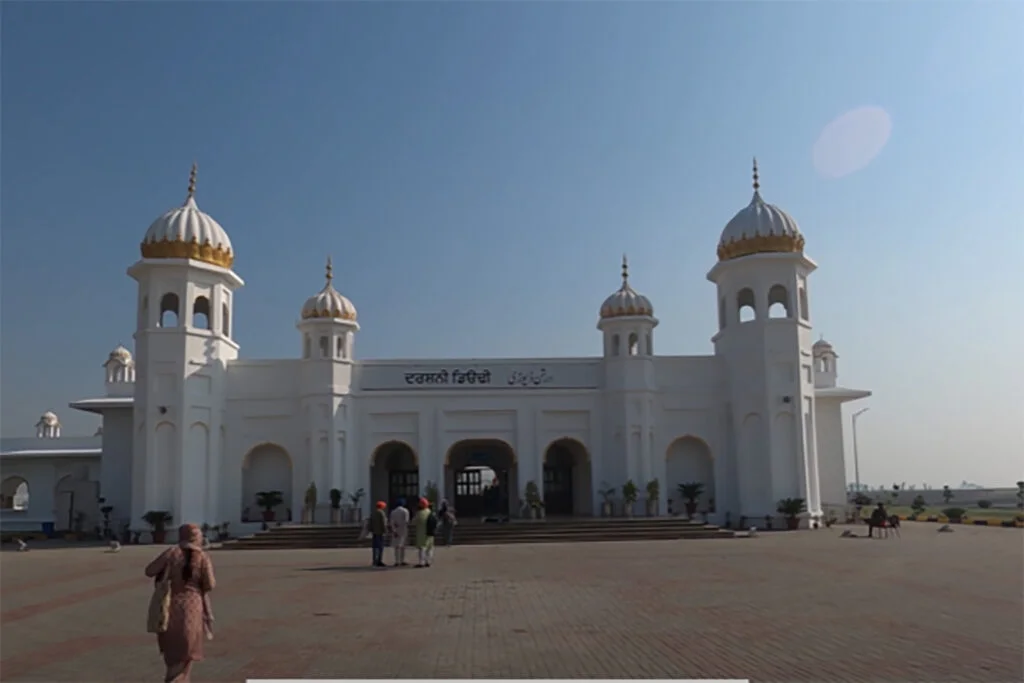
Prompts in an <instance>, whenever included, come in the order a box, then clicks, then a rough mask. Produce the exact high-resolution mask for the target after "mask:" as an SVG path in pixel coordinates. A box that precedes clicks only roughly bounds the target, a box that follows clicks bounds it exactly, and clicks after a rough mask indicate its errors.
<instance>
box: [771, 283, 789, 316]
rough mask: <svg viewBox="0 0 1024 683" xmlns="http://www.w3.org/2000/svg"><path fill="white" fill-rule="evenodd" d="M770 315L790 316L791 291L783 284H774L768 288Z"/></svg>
mask: <svg viewBox="0 0 1024 683" xmlns="http://www.w3.org/2000/svg"><path fill="white" fill-rule="evenodd" d="M768 317H769V318H788V317H789V292H788V291H787V290H786V288H785V287H783V286H782V285H773V286H772V288H771V289H769V290H768Z"/></svg>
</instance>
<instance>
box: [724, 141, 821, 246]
mask: <svg viewBox="0 0 1024 683" xmlns="http://www.w3.org/2000/svg"><path fill="white" fill-rule="evenodd" d="M803 250H804V236H803V235H801V234H800V228H799V227H798V226H797V224H796V221H795V220H793V217H792V216H790V215H789V214H788V213H786V212H785V211H783V210H782V209H780V208H779V207H777V206H775V205H774V204H769V203H767V202H766V201H764V199H762V198H761V184H760V182H759V181H758V174H757V159H754V196H753V198H751V200H750V204H748V205H747V206H746V207H745V208H743V209H740V211H739V213H737V214H736V215H735V216H733V218H732V220H731V221H729V222H728V224H726V226H725V229H724V230H722V237H721V239H720V240H719V241H718V260H719V261H728V260H730V259H735V258H740V257H743V256H750V255H752V254H771V253H797V254H799V253H803Z"/></svg>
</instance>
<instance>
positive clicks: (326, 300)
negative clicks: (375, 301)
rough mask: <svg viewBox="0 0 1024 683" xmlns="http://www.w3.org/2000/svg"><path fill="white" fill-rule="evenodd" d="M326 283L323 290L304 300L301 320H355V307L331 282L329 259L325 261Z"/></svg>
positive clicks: (332, 274) (331, 271)
mask: <svg viewBox="0 0 1024 683" xmlns="http://www.w3.org/2000/svg"><path fill="white" fill-rule="evenodd" d="M326 278H327V283H326V284H325V285H324V288H323V289H321V290H320V291H319V292H317V293H316V294H314V295H313V296H311V297H309V298H308V299H306V303H305V304H303V306H302V319H303V320H309V319H311V318H340V319H341V320H352V321H354V320H355V319H356V307H355V306H353V305H352V302H351V301H349V300H348V299H347V298H345V297H344V296H343V295H342V294H341V293H340V292H339V291H338V290H336V289H335V288H334V285H333V284H331V281H332V280H333V279H334V268H333V267H332V266H331V259H330V258H328V259H327V275H326Z"/></svg>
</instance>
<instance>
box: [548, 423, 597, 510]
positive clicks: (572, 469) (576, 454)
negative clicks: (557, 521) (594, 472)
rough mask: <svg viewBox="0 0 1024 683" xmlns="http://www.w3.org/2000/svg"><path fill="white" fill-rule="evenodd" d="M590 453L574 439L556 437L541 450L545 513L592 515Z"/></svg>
mask: <svg viewBox="0 0 1024 683" xmlns="http://www.w3.org/2000/svg"><path fill="white" fill-rule="evenodd" d="M590 480H591V475H590V455H589V454H588V453H587V449H586V447H585V446H584V445H583V444H582V443H580V442H579V441H577V440H576V439H569V438H563V439H557V440H555V441H553V442H552V443H551V444H550V445H549V446H548V447H547V450H545V451H544V509H545V511H546V512H547V514H548V515H554V516H565V517H568V516H580V515H590V514H593V505H592V498H593V489H592V488H591V486H592V484H591V481H590Z"/></svg>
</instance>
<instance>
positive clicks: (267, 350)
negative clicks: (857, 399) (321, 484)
mask: <svg viewBox="0 0 1024 683" xmlns="http://www.w3.org/2000/svg"><path fill="white" fill-rule="evenodd" d="M3 10H4V11H3V17H2V19H3V34H2V50H3V52H2V58H3V61H2V88H3V90H2V95H3V100H2V104H3V110H2V116H3V118H2V126H3V130H2V132H3V146H2V151H0V162H2V170H3V175H2V191H3V196H2V199H3V202H2V212H0V217H2V222H3V225H2V227H3V235H2V236H3V243H2V247H3V253H2V267H3V290H2V304H3V320H2V322H3V329H2V341H3V347H2V354H3V355H2V363H3V376H2V392H3V395H2V398H3V405H2V419H3V431H4V434H6V435H11V436H13V435H17V434H27V433H30V432H31V429H32V425H33V424H34V422H35V420H36V419H37V417H38V415H39V414H40V413H42V412H43V411H44V410H47V409H53V410H55V411H57V412H58V413H59V415H60V416H61V418H62V422H63V423H64V425H65V432H66V433H73V432H78V433H81V432H88V433H91V432H92V430H93V429H94V428H95V418H92V417H90V416H88V415H82V414H76V413H75V412H74V411H72V410H70V409H69V408H67V402H68V401H70V400H73V399H77V398H82V397H86V396H92V395H98V394H100V393H101V392H102V370H101V368H100V364H101V363H102V362H103V360H104V359H105V357H106V354H107V352H108V351H109V350H110V349H111V348H112V347H113V346H114V345H115V344H117V343H118V342H123V343H125V344H127V345H130V344H131V343H132V338H131V337H132V330H133V324H134V321H133V313H134V310H135V291H134V287H133V284H134V283H133V282H132V281H131V280H130V279H129V278H128V277H127V275H126V274H125V268H127V267H128V266H129V265H130V264H131V263H133V262H134V261H135V260H136V259H137V258H138V255H139V254H138V243H139V241H140V240H141V238H142V235H143V233H144V232H145V230H146V228H147V227H148V225H149V223H150V222H151V221H152V220H153V219H154V218H155V217H156V216H158V215H159V214H160V213H162V212H163V211H165V210H167V209H169V208H171V207H173V206H176V205H178V204H180V203H181V202H182V201H183V199H184V196H185V189H186V185H187V176H188V170H189V166H190V164H191V163H192V161H193V160H196V161H198V163H199V168H200V170H199V188H198V193H197V199H198V201H199V205H200V206H201V207H202V208H203V209H204V210H205V211H207V212H209V213H210V214H211V215H213V216H214V217H216V218H217V219H218V221H219V222H220V223H221V224H222V225H224V226H225V228H226V229H227V230H228V232H229V233H230V235H231V237H232V240H233V242H234V245H235V249H236V251H237V260H236V270H237V271H238V273H239V274H240V275H241V276H242V277H243V278H245V279H246V280H247V285H246V287H245V288H244V289H243V290H241V291H240V293H239V296H238V298H237V304H236V311H235V320H236V335H237V337H238V339H239V340H240V342H241V344H242V353H243V355H244V356H246V357H250V358H251V357H256V358H259V357H270V358H276V357H292V356H295V355H297V354H298V352H299V336H298V333H297V332H296V330H295V328H294V322H295V319H296V317H297V315H298V311H299V308H300V306H301V304H302V302H303V301H304V300H305V298H306V297H307V296H309V295H310V294H312V293H314V292H315V291H316V290H318V289H319V288H320V287H321V285H322V282H323V264H324V260H325V257H326V255H327V254H332V255H333V257H334V264H335V273H336V275H337V278H336V284H337V285H338V286H339V288H340V289H341V290H342V291H343V292H344V293H345V294H347V295H348V296H349V297H350V298H351V299H352V300H353V301H354V302H355V304H356V305H357V306H358V308H359V313H360V323H361V324H362V326H363V331H362V332H361V333H360V335H359V339H358V342H357V347H356V348H357V353H358V355H360V356H361V357H363V358H387V357H431V356H435V357H436V356H452V357H458V356H519V357H529V356H559V355H577V356H578V355H591V354H592V355H596V354H598V353H599V352H600V343H599V342H600V338H599V334H598V332H597V331H596V330H595V328H594V324H595V322H596V315H597V309H598V307H599V305H600V303H601V301H602V300H603V298H604V297H605V296H606V295H607V294H608V293H610V292H611V291H612V290H614V289H615V288H616V287H617V286H618V282H619V278H618V266H619V258H620V255H621V254H622V252H623V251H626V252H628V253H629V255H630V260H631V264H632V272H633V281H634V284H635V286H636V287H637V288H638V289H640V290H642V291H643V292H644V293H646V294H648V295H649V296H650V297H651V298H652V299H653V301H654V304H655V307H656V309H657V313H658V316H659V318H660V319H661V321H662V324H661V326H660V327H659V328H658V331H657V342H656V344H657V349H658V351H659V353H662V354H706V353H710V352H711V344H710V341H709V339H710V337H711V335H712V334H713V332H714V330H715V326H716V313H715V293H714V288H713V286H712V285H711V284H710V283H708V282H706V281H705V279H704V275H705V272H706V271H707V269H708V268H709V267H710V266H711V265H713V263H714V260H715V245H716V242H717V239H718V235H719V232H720V230H721V228H722V227H723V226H724V224H725V223H726V222H727V221H728V220H729V218H730V217H731V216H732V215H733V214H734V213H735V212H736V211H737V210H738V209H740V208H741V207H743V206H744V205H745V204H746V203H747V202H748V200H749V198H750V171H749V167H750V157H751V156H752V155H755V154H756V155H757V156H758V158H759V160H760V162H761V171H762V189H763V193H764V196H765V198H766V199H767V200H768V201H771V202H774V203H777V204H779V205H780V206H782V207H784V208H785V209H787V210H788V211H789V212H791V213H792V214H793V215H794V217H796V219H797V220H798V221H799V223H800V225H801V227H802V229H803V231H804V233H805V234H806V236H807V251H808V253H809V254H810V255H811V256H812V258H814V259H816V260H817V261H818V263H819V264H820V266H821V267H820V270H819V271H818V272H817V273H816V274H815V275H814V276H813V278H812V280H811V290H810V291H811V310H812V317H813V322H814V325H815V327H816V328H817V330H818V331H820V332H821V333H823V334H824V335H826V336H827V337H828V339H829V340H830V341H832V342H833V343H834V344H835V345H836V347H837V350H838V352H839V353H840V355H841V359H840V375H841V377H840V381H841V383H843V384H845V385H847V386H853V387H858V388H868V389H871V390H873V391H874V392H875V396H874V397H873V398H872V399H869V401H868V402H864V403H862V404H860V405H870V406H871V408H872V411H871V412H870V413H869V414H867V415H866V416H865V417H864V418H863V420H862V421H861V423H860V424H861V428H860V446H861V448H860V450H861V456H862V473H863V478H864V479H865V480H866V481H869V482H872V483H881V482H884V481H891V480H894V479H895V480H897V481H899V480H903V479H907V480H910V481H915V482H920V481H922V480H925V481H928V482H929V483H931V484H933V485H941V484H943V483H953V484H958V483H959V482H960V480H961V479H965V478H966V479H968V480H971V481H977V482H979V483H987V484H1000V485H1002V484H1005V485H1012V483H1013V482H1014V481H1016V480H1018V479H1020V478H1021V475H1022V473H1024V466H1022V459H1024V436H1022V430H1021V426H1020V425H1021V418H1022V402H1024V399H1022V394H1021V386H1022V379H1024V360H1022V355H1021V351H1020V349H1021V339H1022V332H1024V330H1022V323H1021V315H1020V311H1019V310H1017V311H1014V307H1018V308H1019V306H1020V296H1019V293H1020V292H1021V291H1022V286H1024V281H1022V276H1021V272H1022V269H1021V262H1022V257H1024V237H1022V229H1021V228H1022V219H1021V211H1022V208H1021V202H1020V197H1021V193H1022V188H1024V166H1022V164H1024V154H1022V147H1024V145H1022V142H1024V139H1022V137H1024V134H1022V120H1024V119H1022V115H1024V90H1022V87H1021V83H1022V82H1024V80H1022V79H1024V59H1022V49H1024V46H1022V43H1021V41H1020V39H1019V29H1020V27H1021V26H1022V25H1024V3H1012V2H1001V3H1000V2H989V3H976V2H975V3H968V2H963V3H854V2H850V3H835V2H828V3H813V4H811V3H783V2H772V3H767V2H765V3H756V4H755V3H733V2H729V3H714V4H712V3H696V2H679V3H625V2H622V3H597V2H593V3H483V2H479V3H442V2H436V3H410V4H402V3H255V2H253V3H228V2H206V3H131V4H129V3H39V2H36V3H13V2H5V3H4V8H3ZM864 105H870V106H875V107H881V108H883V109H884V110H885V111H886V112H888V114H889V116H890V117H891V121H892V135H891V138H890V139H889V142H888V144H887V145H886V146H885V147H884V149H882V151H881V152H880V153H879V154H878V155H877V157H875V158H874V160H873V161H872V162H871V163H870V164H869V165H867V166H866V167H865V168H864V169H863V170H860V171H859V172H856V173H852V174H849V175H846V176H844V177H842V178H838V179H836V178H828V177H824V176H823V175H821V174H820V173H819V172H818V171H817V170H816V168H815V165H814V163H813V162H812V148H813V146H814V144H815V141H816V140H817V139H818V136H819V134H821V132H822V130H823V128H824V127H825V126H826V125H827V124H828V123H829V122H830V121H832V120H833V119H835V118H836V117H838V116H840V115H842V114H843V113H844V112H848V111H850V110H852V109H855V108H857V107H861V106H864Z"/></svg>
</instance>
